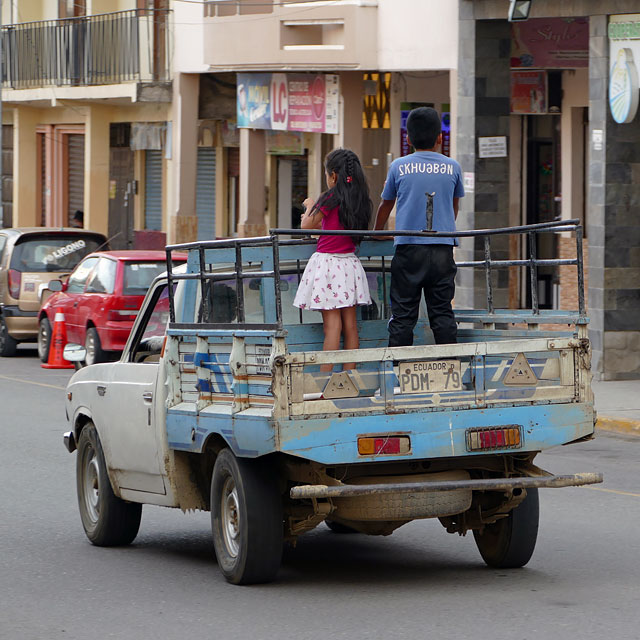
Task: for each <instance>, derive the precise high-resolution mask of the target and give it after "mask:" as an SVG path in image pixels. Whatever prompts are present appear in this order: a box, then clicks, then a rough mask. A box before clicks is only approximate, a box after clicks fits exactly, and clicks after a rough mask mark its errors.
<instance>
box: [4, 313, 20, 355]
mask: <svg viewBox="0 0 640 640" xmlns="http://www.w3.org/2000/svg"><path fill="white" fill-rule="evenodd" d="M17 348H18V341H17V340H15V339H14V338H12V337H11V336H10V335H9V329H8V328H7V321H6V320H5V319H4V318H3V317H2V316H0V356H3V357H5V358H10V357H11V356H15V355H16V350H17Z"/></svg>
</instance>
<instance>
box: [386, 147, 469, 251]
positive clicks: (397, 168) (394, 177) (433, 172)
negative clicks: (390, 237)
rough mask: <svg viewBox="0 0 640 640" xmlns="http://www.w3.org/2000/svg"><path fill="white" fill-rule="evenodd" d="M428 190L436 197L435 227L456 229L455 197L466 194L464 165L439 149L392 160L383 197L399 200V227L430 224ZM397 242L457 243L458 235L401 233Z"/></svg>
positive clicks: (419, 228) (416, 228) (409, 228)
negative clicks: (401, 235)
mask: <svg viewBox="0 0 640 640" xmlns="http://www.w3.org/2000/svg"><path fill="white" fill-rule="evenodd" d="M427 193H430V194H431V193H435V196H434V197H433V231H455V230H456V218H455V215H454V212H453V199H454V198H461V197H462V196H464V187H463V185H462V172H461V170H460V165H459V164H458V163H457V162H456V161H455V160H452V159H451V158H448V157H447V156H443V155H442V154H441V153H436V152H435V151H416V152H415V153H412V154H410V155H408V156H404V157H402V158H397V159H396V160H394V161H393V162H392V163H391V166H390V167H389V173H388V175H387V181H386V182H385V185H384V189H383V190H382V199H383V200H395V201H396V230H398V231H400V230H403V231H404V230H406V231H423V230H425V229H426V228H427V213H426V212H427V196H426V194H427ZM395 244H454V245H457V244H458V242H457V240H456V239H455V238H420V237H412V236H404V237H400V236H397V237H396V238H395Z"/></svg>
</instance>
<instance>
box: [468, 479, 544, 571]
mask: <svg viewBox="0 0 640 640" xmlns="http://www.w3.org/2000/svg"><path fill="white" fill-rule="evenodd" d="M539 519H540V503H539V500H538V490H537V489H527V497H526V498H525V499H524V500H523V501H522V502H521V503H520V504H519V505H518V506H517V507H516V508H515V509H512V510H511V512H510V513H509V515H508V516H507V517H505V518H502V519H500V520H498V521H497V522H494V523H493V524H489V525H486V526H485V527H484V528H483V529H482V530H480V531H474V532H473V537H474V538H475V541H476V545H477V546H478V550H479V551H480V555H481V556H482V559H483V560H484V561H485V562H486V563H487V565H489V566H490V567H495V568H496V569H512V568H516V567H524V565H525V564H527V562H529V560H530V559H531V556H532V555H533V550H534V549H535V546H536V540H537V538H538V522H539Z"/></svg>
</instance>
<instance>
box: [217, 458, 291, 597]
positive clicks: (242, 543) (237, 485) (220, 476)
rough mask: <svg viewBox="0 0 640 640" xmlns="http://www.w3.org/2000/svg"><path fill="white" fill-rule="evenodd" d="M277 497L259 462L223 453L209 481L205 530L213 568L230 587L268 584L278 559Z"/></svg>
mask: <svg viewBox="0 0 640 640" xmlns="http://www.w3.org/2000/svg"><path fill="white" fill-rule="evenodd" d="M282 517H283V516H282V497H281V495H280V492H279V490H278V481H277V477H276V475H275V473H274V472H273V470H272V469H270V467H269V466H268V465H267V464H265V463H264V462H263V461H261V460H248V459H243V458H236V457H235V456H234V455H233V453H232V451H231V450H230V449H223V450H222V451H221V452H220V453H219V454H218V457H217V459H216V463H215V465H214V467H213V474H212V478H211V529H212V533H213V546H214V548H215V552H216V557H217V558H218V566H219V567H220V570H221V571H222V573H223V575H224V577H225V578H226V579H227V581H228V582H231V583H232V584H257V583H262V582H270V581H271V580H273V579H274V578H275V577H276V574H277V573H278V569H279V568H280V562H281V560H282V544H283V537H284V536H283V533H284V525H283V519H282Z"/></svg>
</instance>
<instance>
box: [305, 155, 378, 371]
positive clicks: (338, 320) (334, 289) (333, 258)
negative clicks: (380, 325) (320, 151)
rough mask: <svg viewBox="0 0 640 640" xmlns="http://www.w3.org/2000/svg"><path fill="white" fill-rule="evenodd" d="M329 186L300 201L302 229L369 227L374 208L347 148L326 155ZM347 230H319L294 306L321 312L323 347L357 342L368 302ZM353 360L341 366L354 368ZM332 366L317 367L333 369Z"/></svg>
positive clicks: (353, 345) (363, 277)
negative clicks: (360, 309) (359, 317)
mask: <svg viewBox="0 0 640 640" xmlns="http://www.w3.org/2000/svg"><path fill="white" fill-rule="evenodd" d="M324 166H325V178H326V181H327V187H328V188H327V191H325V192H324V193H323V194H322V195H321V196H320V197H319V198H318V200H317V201H316V202H315V203H314V202H313V200H312V199H311V198H307V199H306V200H305V201H304V203H303V204H304V207H305V212H304V213H303V214H302V219H301V228H302V229H322V230H341V229H347V230H362V231H365V230H367V229H368V228H369V225H370V222H371V215H372V208H373V205H372V203H371V198H370V197H369V187H368V185H367V180H366V178H365V176H364V172H363V171H362V165H361V164H360V160H359V159H358V156H357V155H356V154H355V153H354V152H353V151H350V150H349V149H334V150H333V151H331V152H330V153H329V154H327V157H326V159H325V164H324ZM355 248H356V243H355V242H354V240H353V238H351V237H350V236H348V235H335V236H332V235H323V236H320V238H319V239H318V247H317V249H316V252H315V253H314V254H313V255H312V256H311V258H310V259H309V262H308V263H307V267H306V268H305V270H304V274H303V275H302V278H301V280H300V285H299V286H298V291H297V293H296V297H295V299H294V302H293V304H294V306H296V307H298V308H300V309H309V310H314V311H320V312H321V313H322V322H323V324H324V345H323V349H324V350H325V351H336V350H338V349H340V337H341V335H343V336H344V345H343V348H344V349H357V348H358V346H359V339H358V325H357V321H356V305H369V304H371V296H370V294H369V286H368V284H367V277H366V275H365V272H364V268H363V267H362V263H361V262H360V260H359V259H358V257H357V256H356V254H355ZM354 367H355V365H354V364H353V363H350V364H345V365H344V369H353V368H354ZM332 368H333V367H332V366H331V365H322V367H321V370H323V371H331V369H332Z"/></svg>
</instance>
